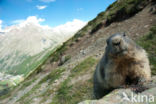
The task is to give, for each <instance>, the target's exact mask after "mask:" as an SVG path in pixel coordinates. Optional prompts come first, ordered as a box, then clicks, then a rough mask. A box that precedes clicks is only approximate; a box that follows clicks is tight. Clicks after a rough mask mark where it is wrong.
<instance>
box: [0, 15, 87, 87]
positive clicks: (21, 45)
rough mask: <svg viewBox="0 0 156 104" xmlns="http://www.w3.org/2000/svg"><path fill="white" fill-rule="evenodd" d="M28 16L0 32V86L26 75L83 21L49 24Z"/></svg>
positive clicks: (21, 78)
mask: <svg viewBox="0 0 156 104" xmlns="http://www.w3.org/2000/svg"><path fill="white" fill-rule="evenodd" d="M32 19H34V20H36V18H35V17H33V16H32V17H29V18H28V19H27V20H26V21H25V22H23V23H21V24H19V25H14V26H10V27H8V28H6V29H5V31H6V32H5V33H3V34H2V35H0V46H1V47H0V77H1V79H0V90H1V89H3V87H6V88H8V87H10V86H12V85H16V84H18V83H19V82H20V81H22V80H23V79H24V78H26V77H27V76H29V74H30V73H31V72H33V71H34V70H35V69H36V68H37V67H38V66H39V65H40V64H42V63H43V62H44V61H45V59H47V57H48V56H49V55H50V54H52V53H53V52H54V51H55V50H56V48H58V47H59V46H60V45H62V43H63V42H65V41H66V40H67V39H69V38H70V37H71V36H73V34H74V33H75V32H77V30H79V29H80V28H82V27H83V26H84V25H85V24H86V23H85V22H82V21H80V20H76V19H75V20H74V21H73V22H68V23H66V24H64V25H61V26H58V27H55V28H50V27H48V26H42V25H40V24H39V23H36V22H35V23H34V22H32V21H30V20H32ZM69 28H70V29H71V30H70V29H69ZM12 79H13V80H12Z"/></svg>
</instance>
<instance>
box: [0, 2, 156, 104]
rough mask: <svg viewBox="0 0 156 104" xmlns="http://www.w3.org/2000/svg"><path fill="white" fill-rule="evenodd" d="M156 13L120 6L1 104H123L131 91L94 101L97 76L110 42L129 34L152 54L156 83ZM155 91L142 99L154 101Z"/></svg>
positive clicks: (148, 6)
mask: <svg viewBox="0 0 156 104" xmlns="http://www.w3.org/2000/svg"><path fill="white" fill-rule="evenodd" d="M155 13H156V2H155V0H117V1H116V2H114V3H113V4H112V5H110V6H109V7H108V8H107V9H106V11H104V12H101V13H99V14H98V16H97V17H96V18H95V19H93V20H91V21H90V22H88V24H87V25H86V26H85V27H84V28H82V29H81V30H80V31H78V32H77V33H76V34H75V35H74V36H73V37H72V38H70V39H69V40H68V41H66V42H65V43H63V45H62V46H61V47H59V48H58V49H57V50H56V51H55V52H53V53H52V54H51V55H50V56H49V57H48V58H47V59H46V61H45V62H44V63H43V64H41V65H40V66H39V67H38V68H37V69H36V70H35V71H34V72H33V73H31V74H30V75H29V77H27V79H25V80H24V81H23V82H22V83H21V84H19V85H18V86H16V87H15V88H12V89H10V92H9V93H7V94H5V95H3V96H1V97H0V101H1V102H0V104H77V103H80V104H93V103H95V104H122V103H123V102H122V101H121V100H122V97H123V96H122V92H123V91H125V93H126V94H128V96H129V95H130V94H131V91H130V89H117V90H115V91H113V92H112V93H110V94H108V96H107V95H106V96H105V97H104V98H102V99H100V100H95V99H93V94H92V91H93V82H92V78H93V72H94V70H95V67H96V65H97V63H98V62H99V60H100V59H101V57H102V55H103V53H104V51H105V46H106V39H107V38H108V37H109V36H110V35H112V34H114V33H117V32H123V31H125V32H126V34H127V35H128V36H129V37H131V38H132V39H133V40H135V41H136V43H137V44H139V45H141V46H142V47H143V48H144V49H145V50H146V51H147V52H148V54H149V59H150V64H151V69H152V75H153V83H155V75H156V64H155V63H156V54H155V51H156V46H155V44H156V14H155ZM153 87H154V88H150V89H148V90H146V91H145V92H142V93H140V95H142V94H152V95H153V96H155V93H154V92H155V87H156V86H155V85H154V86H153ZM5 92H6V91H5ZM5 92H1V95H2V94H4V93H5ZM112 98H114V100H112ZM124 103H125V104H126V103H127V104H132V102H124ZM136 103H137V102H136ZM141 103H143V104H146V102H141ZM152 103H155V102H152Z"/></svg>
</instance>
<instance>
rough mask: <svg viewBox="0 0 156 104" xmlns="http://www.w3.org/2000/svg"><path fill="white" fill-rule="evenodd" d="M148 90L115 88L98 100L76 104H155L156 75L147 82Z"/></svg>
mask: <svg viewBox="0 0 156 104" xmlns="http://www.w3.org/2000/svg"><path fill="white" fill-rule="evenodd" d="M146 86H148V87H151V88H150V89H148V90H145V91H143V92H142V93H135V92H133V91H132V90H131V89H130V88H128V89H116V90H114V91H112V92H111V93H109V94H108V95H106V96H104V97H103V98H101V99H99V100H86V101H83V102H80V103H78V104H156V93H155V92H156V76H154V77H152V82H150V83H147V85H146Z"/></svg>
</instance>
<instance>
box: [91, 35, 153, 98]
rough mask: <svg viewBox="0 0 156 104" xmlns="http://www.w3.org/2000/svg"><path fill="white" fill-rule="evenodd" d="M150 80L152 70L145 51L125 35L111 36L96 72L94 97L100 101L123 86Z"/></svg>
mask: <svg viewBox="0 0 156 104" xmlns="http://www.w3.org/2000/svg"><path fill="white" fill-rule="evenodd" d="M150 80H151V70H150V65H149V60H148V57H147V54H146V52H145V50H144V49H143V48H141V47H140V46H138V45H137V44H136V43H135V42H134V41H133V40H131V39H130V38H129V37H128V36H126V35H125V34H114V35H112V36H110V37H109V38H108V39H107V46H106V49H105V54H104V56H103V57H102V59H101V61H100V62H99V64H98V65H97V67H96V70H95V72H94V97H95V98H96V99H99V98H101V97H103V96H104V95H105V94H107V93H108V92H110V91H111V90H113V89H115V88H118V87H120V86H122V85H126V84H135V85H136V84H139V83H142V82H146V81H150Z"/></svg>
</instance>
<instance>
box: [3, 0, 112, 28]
mask: <svg viewBox="0 0 156 104" xmlns="http://www.w3.org/2000/svg"><path fill="white" fill-rule="evenodd" d="M114 1H115V0H0V20H2V21H3V27H4V26H9V25H13V24H15V22H13V21H18V20H19V21H20V20H24V19H26V18H27V17H29V16H36V17H38V18H43V19H45V21H44V22H42V24H43V25H49V26H51V27H55V26H58V25H61V24H64V23H66V22H68V21H72V20H73V19H79V20H82V21H89V20H91V19H93V18H95V17H96V15H97V14H98V13H99V12H102V11H104V10H105V9H106V8H107V6H108V5H110V4H111V3H113V2H114Z"/></svg>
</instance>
